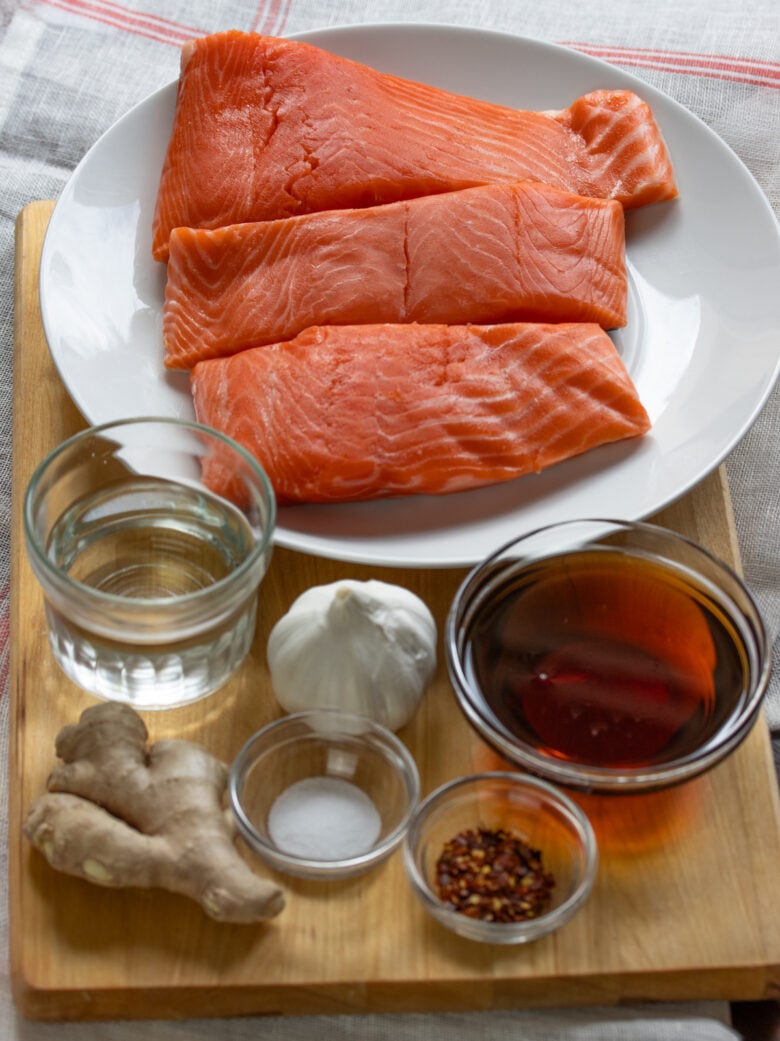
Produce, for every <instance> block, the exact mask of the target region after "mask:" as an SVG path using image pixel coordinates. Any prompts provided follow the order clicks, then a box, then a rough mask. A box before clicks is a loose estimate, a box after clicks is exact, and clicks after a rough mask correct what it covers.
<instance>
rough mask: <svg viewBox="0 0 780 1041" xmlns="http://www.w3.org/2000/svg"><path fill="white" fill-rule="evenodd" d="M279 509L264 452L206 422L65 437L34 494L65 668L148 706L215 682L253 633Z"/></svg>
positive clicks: (90, 686) (27, 529)
mask: <svg viewBox="0 0 780 1041" xmlns="http://www.w3.org/2000/svg"><path fill="white" fill-rule="evenodd" d="M275 521H276V501H275V497H274V492H273V488H272V487H271V484H270V482H269V480H268V478H267V476H266V474H265V472H264V471H263V469H262V467H261V466H260V465H259V463H257V462H256V461H255V460H254V459H253V458H252V457H251V456H250V455H249V454H248V453H247V452H246V451H245V450H244V449H243V448H241V447H240V446H239V445H238V444H236V443H235V442H234V441H232V440H231V439H230V438H227V437H225V436H224V435H222V434H220V433H218V432H217V431H215V430H211V429H209V428H208V427H205V426H202V425H200V424H198V423H191V422H187V421H183V420H178V419H164V418H144V419H128V420H122V421H118V422H112V423H106V424H104V425H102V426H97V427H93V428H90V429H87V430H84V431H83V432H81V433H79V434H77V435H75V436H74V437H72V438H70V439H69V440H67V441H65V442H64V443H63V444H61V445H60V446H59V447H58V448H56V449H54V451H53V452H52V453H51V454H50V455H49V456H47V458H45V459H44V460H43V462H41V464H40V465H39V466H38V468H37V469H36V471H35V473H34V474H33V476H32V478H31V480H30V483H29V485H28V488H27V491H26V495H25V500H24V533H25V540H26V545H27V553H28V556H29V559H30V563H31V566H32V569H33V571H34V573H35V575H36V577H37V578H38V580H39V582H40V584H41V586H42V588H43V592H44V600H45V609H46V618H47V623H48V630H49V640H50V644H51V647H52V650H53V652H54V657H55V658H56V660H57V662H58V663H59V665H60V666H61V667H62V669H63V671H64V672H65V673H66V675H67V676H69V677H70V679H72V680H73V681H74V682H76V683H77V684H78V685H79V686H80V687H82V688H83V689H84V690H86V691H88V692H89V693H91V694H93V695H95V696H97V697H99V698H103V699H106V700H113V701H122V702H125V703H128V704H131V705H133V706H134V707H135V708H138V709H164V708H174V707H177V706H180V705H184V704H187V703H189V702H192V701H196V700H198V699H200V698H202V697H205V696H206V695H208V694H211V693H212V692H214V691H215V690H217V688H219V687H221V686H222V685H223V684H224V683H225V682H226V681H227V680H228V679H229V678H230V676H231V675H232V674H233V673H234V672H235V670H236V669H237V668H238V666H239V665H240V664H241V663H242V661H243V660H244V658H245V657H246V654H247V652H248V650H249V648H250V646H251V643H252V639H253V637H254V631H255V618H256V604H257V592H258V587H259V584H260V582H261V580H262V578H263V575H264V574H265V572H266V570H267V568H268V564H269V562H270V558H271V551H272V538H273V533H274V525H275Z"/></svg>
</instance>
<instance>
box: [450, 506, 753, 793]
mask: <svg viewBox="0 0 780 1041" xmlns="http://www.w3.org/2000/svg"><path fill="white" fill-rule="evenodd" d="M445 654H446V658H447V666H448V669H449V674H450V679H451V681H452V686H453V689H454V691H455V696H456V698H457V700H458V703H459V705H460V707H461V709H462V711H463V713H464V715H465V716H466V718H467V719H468V721H469V722H470V724H471V725H472V726H473V727H474V729H475V730H476V731H477V732H478V733H479V734H480V735H481V737H482V738H484V739H485V740H486V741H487V742H488V743H489V744H490V745H491V746H492V747H493V748H494V749H495V750H496V751H497V752H498V753H499V754H500V755H501V756H502V758H503V759H505V760H506V761H507V763H508V764H511V765H512V766H514V767H517V768H519V769H521V770H525V771H528V772H529V773H532V774H535V775H537V776H539V777H542V778H544V779H546V780H548V781H550V782H551V783H553V784H556V785H562V786H564V787H568V788H571V789H574V790H578V791H584V792H598V793H602V794H608V793H612V794H622V793H631V794H635V793H638V792H647V791H655V790H659V789H663V788H668V787H671V786H672V785H675V784H679V783H681V782H685V781H688V780H690V779H691V778H693V777H696V776H698V775H699V774H701V773H703V772H704V771H706V770H709V769H710V768H711V767H713V766H714V765H715V764H717V763H719V762H720V761H721V760H722V759H724V758H725V757H726V756H727V755H729V754H730V753H731V752H732V751H733V750H734V749H735V748H737V746H738V745H739V744H740V743H741V742H742V741H743V740H744V739H745V737H746V736H747V734H748V733H749V732H750V730H751V728H752V726H753V724H754V722H755V721H756V718H757V717H758V715H759V712H760V709H761V706H762V704H763V700H764V696H765V693H766V688H767V682H768V679H769V674H770V670H771V648H770V642H769V638H768V635H767V631H766V627H765V624H764V621H763V619H762V617H761V613H760V611H759V608H758V606H757V604H756V602H755V600H754V599H753V597H752V596H751V594H750V592H749V591H748V589H747V588H746V587H745V585H744V583H743V582H742V580H741V579H740V577H739V576H738V575H737V574H736V573H735V572H734V571H733V570H731V569H730V568H729V567H728V566H727V565H726V564H725V563H723V562H722V561H720V560H719V559H717V558H716V557H715V556H713V555H712V554H711V553H709V552H708V551H707V550H705V549H704V548H702V547H701V546H699V545H697V544H696V543H695V542H692V541H691V540H689V539H687V538H685V537H684V536H682V535H679V534H677V533H676V532H673V531H670V530H668V529H665V528H662V527H659V526H656V525H652V524H646V523H629V522H624V521H618V520H598V519H587V520H575V521H566V522H563V523H560V524H553V525H550V526H548V527H545V528H540V529H538V530H536V531H533V532H529V533H528V534H526V535H523V536H521V537H520V538H518V539H516V540H514V541H512V542H509V543H507V544H506V545H505V546H503V547H501V548H500V549H498V550H497V551H496V552H495V553H493V554H492V555H491V556H489V557H487V558H486V559H485V560H484V561H483V562H482V563H481V564H479V565H478V566H477V567H475V568H474V569H473V570H472V571H471V572H470V573H469V574H468V575H467V576H466V578H465V579H464V581H463V583H462V584H461V586H460V588H459V589H458V591H457V593H456V595H455V598H454V600H453V603H452V606H451V608H450V612H449V615H448V617H447V621H446V626H445Z"/></svg>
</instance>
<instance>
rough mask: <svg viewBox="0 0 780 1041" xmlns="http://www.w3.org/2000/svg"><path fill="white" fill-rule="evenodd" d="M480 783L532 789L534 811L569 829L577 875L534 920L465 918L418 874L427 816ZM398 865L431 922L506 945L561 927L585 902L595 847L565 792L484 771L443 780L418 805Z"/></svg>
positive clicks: (594, 870)
mask: <svg viewBox="0 0 780 1041" xmlns="http://www.w3.org/2000/svg"><path fill="white" fill-rule="evenodd" d="M485 782H491V783H493V782H497V783H499V784H503V785H504V786H505V787H506V788H511V789H513V790H518V791H522V790H533V791H534V792H536V794H537V795H539V796H542V797H543V802H544V805H543V806H542V807H541V809H540V812H547V811H550V810H553V809H554V810H555V811H557V812H558V814H559V815H560V816H562V817H563V818H564V820H565V822H566V824H567V825H568V826H569V830H570V832H571V834H572V836H573V839H574V845H576V847H577V850H578V852H579V859H581V861H582V871H581V876H580V878H579V880H578V882H577V885H576V886H574V888H573V889H572V892H571V893H570V894H569V895H568V896H567V897H566V899H565V900H563V901H562V902H561V903H560V904H558V905H557V906H555V907H554V908H552V909H551V910H549V911H546V912H545V913H544V914H541V915H538V916H537V917H536V918H529V919H525V920H523V921H519V922H486V921H482V920H481V919H473V918H467V917H465V916H464V915H462V914H461V913H460V912H459V911H455V910H453V909H451V908H448V907H447V906H446V904H444V903H443V902H442V901H441V900H440V899H439V898H438V897H437V896H436V894H435V893H434V892H433V890H432V889H431V887H430V885H429V884H428V882H427V880H426V879H425V878H424V876H423V874H422V872H421V871H420V868H419V864H418V858H417V854H416V847H417V842H418V841H419V840H421V839H422V837H423V833H424V831H425V826H426V824H427V821H428V818H429V817H430V815H431V814H432V813H435V811H436V809H437V808H440V807H443V806H444V805H445V804H446V803H447V802H448V801H449V799H450V797H451V796H452V795H454V794H455V793H457V792H458V791H462V790H464V789H467V788H474V789H476V788H477V787H478V786H479V785H480V784H482V783H485ZM403 852H404V866H405V868H406V873H407V876H408V878H409V880H410V882H411V885H412V888H413V889H414V892H415V893H416V895H417V896H418V898H419V899H420V901H421V902H422V904H423V906H424V907H425V908H426V910H428V911H429V912H430V913H431V914H432V915H433V917H434V918H436V919H437V920H438V921H440V922H441V923H442V924H445V925H447V926H448V927H449V928H451V929H452V930H453V931H454V932H456V933H458V934H460V935H461V936H470V937H471V938H472V939H480V940H484V941H487V942H496V943H506V942H508V941H509V940H511V939H513V938H514V939H516V940H522V939H535V938H536V937H538V936H542V935H546V934H548V933H550V932H552V931H553V930H555V929H557V928H559V927H560V926H562V925H563V924H564V923H565V922H567V921H569V919H570V918H571V917H572V916H573V915H574V914H575V912H576V911H577V910H579V908H580V907H581V906H582V904H583V903H584V902H585V901H586V900H587V899H588V897H589V896H590V893H591V891H592V889H593V885H594V883H595V880H596V876H597V874H598V866H599V848H598V840H597V838H596V833H595V830H594V828H593V825H592V824H591V821H590V819H589V817H588V815H587V814H586V813H585V811H584V810H583V809H582V808H581V807H580V806H578V805H577V803H576V802H575V801H574V800H573V799H572V798H571V796H569V795H568V794H567V793H566V792H563V791H561V790H560V789H558V788H557V787H556V786H555V785H554V784H552V783H550V782H549V781H547V780H544V779H543V778H540V777H536V776H534V775H532V774H525V773H521V772H519V771H512V770H486V771H482V772H479V773H473V774H465V775H462V776H460V777H456V778H453V779H452V780H449V781H445V782H444V783H443V784H440V785H439V786H438V787H437V788H434V789H433V791H431V792H430V793H429V794H428V795H427V796H426V797H425V798H424V799H422V800H421V802H420V803H419V805H418V807H417V810H416V811H415V813H414V815H413V818H412V821H411V823H410V825H409V828H408V829H407V832H406V835H405V837H404V851H403Z"/></svg>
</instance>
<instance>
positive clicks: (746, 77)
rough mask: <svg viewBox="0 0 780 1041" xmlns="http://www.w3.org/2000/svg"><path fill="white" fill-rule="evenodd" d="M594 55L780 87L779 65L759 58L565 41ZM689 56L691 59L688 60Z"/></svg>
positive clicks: (656, 67) (624, 61) (678, 71)
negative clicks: (688, 54) (689, 54)
mask: <svg viewBox="0 0 780 1041" xmlns="http://www.w3.org/2000/svg"><path fill="white" fill-rule="evenodd" d="M564 46H567V47H572V48H573V49H575V50H578V51H582V52H583V53H584V54H590V55H591V56H592V57H595V58H602V59H604V60H606V61H610V60H612V61H615V62H619V63H622V64H626V65H632V66H635V67H637V68H644V69H658V70H661V71H665V72H677V73H681V74H683V75H689V76H706V77H709V78H711V79H723V80H731V81H733V82H736V83H749V84H753V85H756V86H764V87H780V65H778V64H776V63H774V62H761V61H759V60H758V59H745V58H726V57H724V56H717V57H715V56H712V57H710V56H708V55H695V56H694V55H692V56H690V57H688V56H686V55H684V54H683V53H682V52H681V53H680V54H673V53H669V52H665V51H651V50H648V49H645V48H641V49H640V48H637V49H636V50H633V49H629V48H617V47H599V46H593V45H591V44H587V43H574V42H571V43H566V44H564ZM691 58H692V59H693V60H691Z"/></svg>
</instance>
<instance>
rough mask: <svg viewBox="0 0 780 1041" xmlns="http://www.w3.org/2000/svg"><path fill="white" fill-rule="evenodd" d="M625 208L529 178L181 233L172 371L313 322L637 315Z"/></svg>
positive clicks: (613, 321) (169, 346)
mask: <svg viewBox="0 0 780 1041" xmlns="http://www.w3.org/2000/svg"><path fill="white" fill-rule="evenodd" d="M626 299H627V279H626V268H625V221H624V217H623V210H622V208H621V206H620V204H619V203H617V202H614V201H611V200H604V199H591V198H586V197H583V196H578V195H571V194H570V193H569V192H563V191H560V190H559V189H557V188H550V187H548V186H547V185H543V184H535V183H533V182H531V181H523V182H521V183H519V184H507V185H488V186H485V187H479V188H465V189H463V190H462V191H458V192H448V193H446V194H444V195H433V196H426V197H422V198H418V199H411V200H409V201H405V202H398V203H389V204H387V205H386V206H372V207H367V208H364V209H352V210H328V211H325V212H323V213H312V214H305V215H302V216H300V217H289V218H286V219H284V220H278V221H269V222H265V223H254V224H235V225H231V226H230V227H227V228H218V229H215V230H213V231H210V230H202V229H201V230H197V229H191V228H177V229H176V230H175V231H174V232H173V234H172V235H171V254H170V259H169V262H168V280H167V285H166V290H165V301H164V307H163V341H164V346H165V364H166V366H167V367H168V368H183V369H188V368H191V367H192V366H193V365H194V364H196V363H197V362H198V361H202V360H204V359H205V358H213V357H223V356H225V355H229V354H233V353H235V352H236V351H238V350H242V349H244V348H247V347H255V346H260V345H262V344H267V343H274V342H278V341H281V340H290V339H292V338H293V337H294V336H296V335H297V334H298V333H299V332H301V331H302V330H303V329H305V328H308V327H309V326H312V325H334V324H338V325H357V324H375V323H377V322H393V323H402V322H418V323H421V324H422V323H426V324H430V323H438V322H441V323H446V324H463V323H466V322H474V323H497V322H515V321H533V322H558V321H563V322H596V323H598V324H599V325H601V326H603V327H605V328H615V327H618V326H622V325H624V324H625V321H626Z"/></svg>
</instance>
